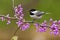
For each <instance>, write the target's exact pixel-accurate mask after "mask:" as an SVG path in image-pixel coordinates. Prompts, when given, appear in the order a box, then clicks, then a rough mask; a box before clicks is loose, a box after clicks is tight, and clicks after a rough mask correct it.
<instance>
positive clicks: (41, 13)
mask: <svg viewBox="0 0 60 40" xmlns="http://www.w3.org/2000/svg"><path fill="white" fill-rule="evenodd" d="M43 14H44V12H40V11H38V12H37V13H36V16H41V15H43Z"/></svg>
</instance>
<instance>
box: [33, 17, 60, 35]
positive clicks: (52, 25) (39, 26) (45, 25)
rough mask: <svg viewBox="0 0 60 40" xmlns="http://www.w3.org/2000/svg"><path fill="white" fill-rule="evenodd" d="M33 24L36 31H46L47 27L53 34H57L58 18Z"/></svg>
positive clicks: (59, 24) (59, 22) (59, 23)
mask: <svg viewBox="0 0 60 40" xmlns="http://www.w3.org/2000/svg"><path fill="white" fill-rule="evenodd" d="M34 26H35V27H36V30H37V32H46V30H47V28H50V33H51V34H54V35H59V33H60V32H59V26H60V20H59V21H57V20H55V21H53V19H52V18H51V19H50V21H49V23H48V22H47V21H46V20H45V21H44V22H43V23H42V24H39V23H35V24H34Z"/></svg>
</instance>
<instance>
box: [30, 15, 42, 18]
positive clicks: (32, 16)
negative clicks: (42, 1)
mask: <svg viewBox="0 0 60 40" xmlns="http://www.w3.org/2000/svg"><path fill="white" fill-rule="evenodd" d="M30 17H31V18H33V19H40V18H42V16H40V17H38V16H36V15H30Z"/></svg>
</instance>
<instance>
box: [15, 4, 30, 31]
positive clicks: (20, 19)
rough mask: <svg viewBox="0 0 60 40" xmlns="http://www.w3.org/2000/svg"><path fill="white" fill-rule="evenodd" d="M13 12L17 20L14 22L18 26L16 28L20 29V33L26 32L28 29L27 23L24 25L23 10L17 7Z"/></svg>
mask: <svg viewBox="0 0 60 40" xmlns="http://www.w3.org/2000/svg"><path fill="white" fill-rule="evenodd" d="M14 10H15V17H16V18H17V19H18V21H17V22H16V24H17V25H18V27H20V29H21V30H22V31H24V30H26V29H27V28H29V27H30V24H29V23H25V22H24V21H23V20H24V19H23V17H24V14H23V8H22V6H21V4H20V5H18V6H17V7H15V8H14Z"/></svg>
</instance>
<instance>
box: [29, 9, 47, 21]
mask: <svg viewBox="0 0 60 40" xmlns="http://www.w3.org/2000/svg"><path fill="white" fill-rule="evenodd" d="M29 12H30V17H31V18H33V19H34V20H36V19H41V18H42V16H43V15H45V14H48V13H46V12H44V11H39V10H36V9H31V10H29Z"/></svg>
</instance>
